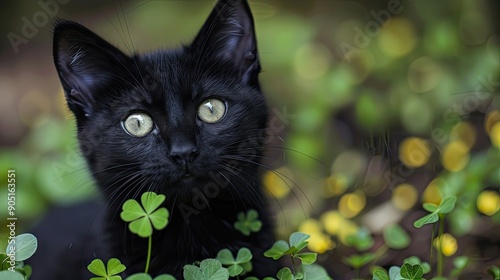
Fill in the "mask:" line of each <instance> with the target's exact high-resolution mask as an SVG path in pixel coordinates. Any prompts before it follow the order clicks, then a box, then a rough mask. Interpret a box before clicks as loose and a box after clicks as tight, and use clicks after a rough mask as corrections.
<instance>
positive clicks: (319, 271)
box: [303, 264, 332, 280]
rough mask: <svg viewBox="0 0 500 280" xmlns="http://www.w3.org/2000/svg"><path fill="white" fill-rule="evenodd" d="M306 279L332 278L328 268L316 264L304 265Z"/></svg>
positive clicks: (320, 279)
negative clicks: (327, 270)
mask: <svg viewBox="0 0 500 280" xmlns="http://www.w3.org/2000/svg"><path fill="white" fill-rule="evenodd" d="M303 270H304V272H303V273H304V278H303V279H305V280H329V279H332V278H330V276H328V273H327V272H326V270H325V269H324V268H323V267H321V266H319V265H316V264H312V265H306V266H303Z"/></svg>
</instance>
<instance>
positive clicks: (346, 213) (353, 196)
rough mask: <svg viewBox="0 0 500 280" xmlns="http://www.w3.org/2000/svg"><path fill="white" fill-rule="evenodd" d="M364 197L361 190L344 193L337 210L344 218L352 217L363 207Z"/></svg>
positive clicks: (364, 203)
mask: <svg viewBox="0 0 500 280" xmlns="http://www.w3.org/2000/svg"><path fill="white" fill-rule="evenodd" d="M365 205H366V197H365V195H364V193H362V192H354V193H348V194H344V195H343V196H342V197H341V198H340V201H339V207H338V208H339V212H340V214H342V216H343V217H344V218H352V217H354V216H356V215H358V214H359V212H361V210H363V209H364V208H365Z"/></svg>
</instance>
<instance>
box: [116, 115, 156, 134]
mask: <svg viewBox="0 0 500 280" xmlns="http://www.w3.org/2000/svg"><path fill="white" fill-rule="evenodd" d="M122 125H123V129H124V130H125V131H126V132H127V133H128V134H130V135H132V136H135V137H144V136H146V135H148V134H149V133H150V132H151V131H152V130H153V127H154V123H153V119H151V117H150V116H149V115H148V114H146V113H132V114H130V115H129V116H128V117H127V118H126V119H125V120H124V121H123V122H122Z"/></svg>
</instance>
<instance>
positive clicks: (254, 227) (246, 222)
mask: <svg viewBox="0 0 500 280" xmlns="http://www.w3.org/2000/svg"><path fill="white" fill-rule="evenodd" d="M234 228H235V229H237V230H239V231H240V232H241V233H242V234H243V235H245V236H249V235H250V233H252V232H259V231H260V229H261V228H262V222H261V221H260V220H259V214H258V213H257V211H255V210H254V209H250V210H248V212H247V213H246V215H245V213H243V212H240V213H238V221H236V222H235V223H234Z"/></svg>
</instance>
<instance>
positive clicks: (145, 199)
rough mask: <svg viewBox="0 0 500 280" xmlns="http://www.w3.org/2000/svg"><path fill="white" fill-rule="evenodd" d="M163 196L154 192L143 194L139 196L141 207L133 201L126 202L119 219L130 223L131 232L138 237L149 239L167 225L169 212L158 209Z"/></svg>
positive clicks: (164, 209) (163, 208) (162, 208)
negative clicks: (154, 231)
mask: <svg viewBox="0 0 500 280" xmlns="http://www.w3.org/2000/svg"><path fill="white" fill-rule="evenodd" d="M163 201H165V195H162V194H160V195H157V194H156V193H154V192H145V193H143V194H142V196H141V203H142V206H141V205H139V203H138V202H137V201H136V200H134V199H129V200H127V201H126V202H125V203H124V204H123V207H122V209H123V210H122V212H121V213H120V217H121V218H122V220H123V221H125V222H130V224H129V229H130V231H131V232H133V233H135V234H137V235H139V236H140V237H144V238H146V237H149V236H151V235H152V234H153V227H154V228H155V229H156V230H161V229H164V228H165V227H166V226H167V224H168V216H169V212H168V210H167V209H166V208H165V207H161V208H158V207H159V206H160V205H161V204H162V203H163Z"/></svg>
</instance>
